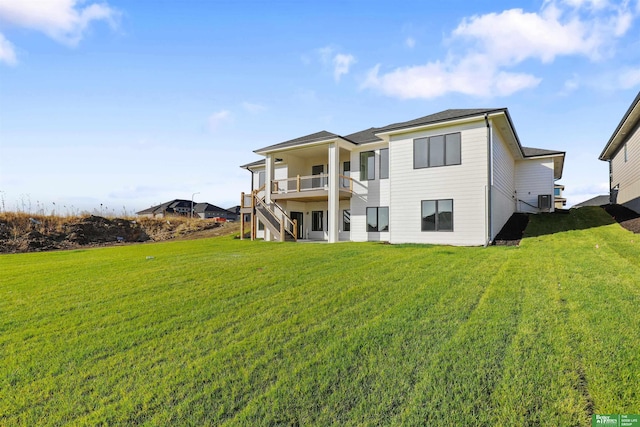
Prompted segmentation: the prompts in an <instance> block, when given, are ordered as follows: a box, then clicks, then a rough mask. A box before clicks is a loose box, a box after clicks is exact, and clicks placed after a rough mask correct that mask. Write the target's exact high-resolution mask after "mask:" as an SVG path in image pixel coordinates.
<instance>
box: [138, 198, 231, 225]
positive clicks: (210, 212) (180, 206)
mask: <svg viewBox="0 0 640 427" xmlns="http://www.w3.org/2000/svg"><path fill="white" fill-rule="evenodd" d="M191 206H192V202H191V200H182V199H174V200H171V201H170V202H166V203H162V204H161V205H157V206H152V207H150V208H148V209H144V210H141V211H140V212H136V215H140V216H146V217H150V218H155V217H159V218H165V217H170V216H191ZM193 217H194V218H201V219H209V218H224V219H225V220H227V221H235V220H236V218H237V216H236V214H235V213H234V212H230V211H228V210H226V209H223V208H221V207H218V206H216V205H212V204H211V203H193Z"/></svg>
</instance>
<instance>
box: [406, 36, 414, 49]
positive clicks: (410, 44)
mask: <svg viewBox="0 0 640 427" xmlns="http://www.w3.org/2000/svg"><path fill="white" fill-rule="evenodd" d="M404 44H405V46H407V47H408V48H409V49H413V48H414V47H415V45H416V39H414V38H413V37H407V38H406V39H405V41H404Z"/></svg>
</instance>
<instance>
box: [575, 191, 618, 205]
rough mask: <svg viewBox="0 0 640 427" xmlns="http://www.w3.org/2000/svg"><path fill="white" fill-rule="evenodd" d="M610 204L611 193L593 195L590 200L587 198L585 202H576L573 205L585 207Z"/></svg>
mask: <svg viewBox="0 0 640 427" xmlns="http://www.w3.org/2000/svg"><path fill="white" fill-rule="evenodd" d="M608 204H609V195H608V194H605V195H600V196H596V197H593V198H591V199H589V200H585V201H584V202H580V203H576V204H575V205H573V207H574V208H583V207H585V206H602V205H608Z"/></svg>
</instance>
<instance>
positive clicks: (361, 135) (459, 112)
mask: <svg viewBox="0 0 640 427" xmlns="http://www.w3.org/2000/svg"><path fill="white" fill-rule="evenodd" d="M496 112H504V113H505V115H506V116H507V120H508V121H509V123H511V118H510V117H509V112H508V110H507V109H506V108H457V109H449V110H444V111H440V112H438V113H435V114H430V115H428V116H424V117H419V118H417V119H413V120H409V121H406V122H398V123H393V124H390V125H387V126H383V127H378V128H375V127H372V128H369V129H365V130H361V131H358V132H354V133H352V134H349V135H346V136H340V135H336V134H335V133H331V132H327V131H324V130H323V131H320V132H316V133H312V134H310V135H306V136H302V137H300V138H296V139H291V140H289V141H285V142H281V143H279V144H274V145H270V146H268V147H264V148H261V149H259V150H255V151H254V152H255V153H259V152H264V151H269V150H274V149H278V148H288V147H294V146H296V145H303V144H308V143H312V142H319V141H323V140H331V139H334V138H342V139H344V140H347V141H350V142H352V143H354V144H356V145H360V144H367V143H372V142H380V141H382V139H381V138H380V137H378V136H376V134H379V133H385V132H390V131H395V130H401V129H405V128H406V129H408V128H413V127H417V126H424V125H430V124H435V123H440V122H447V121H451V120H458V119H464V118H468V117H476V116H482V115H484V114H490V113H496ZM511 127H512V128H513V124H512V123H511ZM514 133H515V128H514ZM517 139H518V137H517V136H516V140H517ZM518 144H520V142H519V141H518ZM522 151H523V154H524V156H525V157H536V156H545V155H554V154H562V155H564V154H565V153H564V151H558V150H545V149H541V148H532V147H522ZM264 163H265V161H264V160H258V161H255V162H252V163H247V164H246V165H243V166H241V167H242V168H244V169H248V168H250V167H252V166H259V165H263V164H264Z"/></svg>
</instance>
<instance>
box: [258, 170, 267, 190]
mask: <svg viewBox="0 0 640 427" xmlns="http://www.w3.org/2000/svg"><path fill="white" fill-rule="evenodd" d="M266 177H267V175H266V173H265V171H260V172H258V188H260V187H262V186H263V185H264V183H265V182H266V181H267V180H266Z"/></svg>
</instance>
